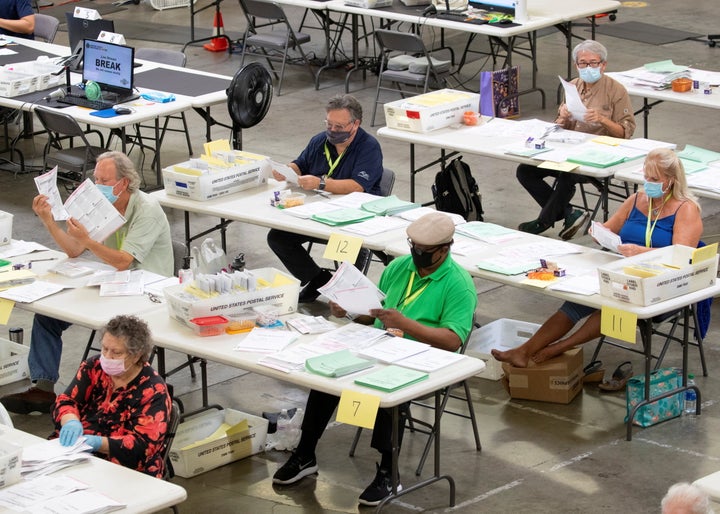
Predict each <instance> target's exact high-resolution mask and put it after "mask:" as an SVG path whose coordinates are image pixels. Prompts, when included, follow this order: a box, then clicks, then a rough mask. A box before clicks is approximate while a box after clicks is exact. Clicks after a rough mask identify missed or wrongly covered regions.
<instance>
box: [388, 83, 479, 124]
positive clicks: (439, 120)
mask: <svg viewBox="0 0 720 514" xmlns="http://www.w3.org/2000/svg"><path fill="white" fill-rule="evenodd" d="M384 107H385V123H386V124H387V126H388V127H390V128H394V129H399V130H407V131H409V132H429V131H431V130H437V129H441V128H444V127H447V126H449V125H453V124H455V123H462V121H463V114H464V113H465V111H475V112H477V111H478V109H479V108H480V95H478V94H475V93H468V92H466V91H455V90H453V89H440V90H438V91H431V92H430V93H425V94H423V95H417V96H413V97H410V98H404V99H402V100H397V101H395V102H390V103H386V104H385V105H384Z"/></svg>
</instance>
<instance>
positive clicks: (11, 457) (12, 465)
mask: <svg viewBox="0 0 720 514" xmlns="http://www.w3.org/2000/svg"><path fill="white" fill-rule="evenodd" d="M21 466H22V448H21V447H20V446H17V445H15V444H12V443H10V442H8V441H2V440H0V488H2V487H5V486H8V485H13V484H16V483H18V482H19V481H20V467H21Z"/></svg>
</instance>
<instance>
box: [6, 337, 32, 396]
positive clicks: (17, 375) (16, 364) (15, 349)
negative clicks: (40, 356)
mask: <svg viewBox="0 0 720 514" xmlns="http://www.w3.org/2000/svg"><path fill="white" fill-rule="evenodd" d="M29 354H30V347H29V346H23V345H21V344H18V343H13V342H12V341H8V340H7V339H2V338H0V385H5V384H10V383H12V382H17V381H18V380H23V379H25V378H30V368H28V355H29Z"/></svg>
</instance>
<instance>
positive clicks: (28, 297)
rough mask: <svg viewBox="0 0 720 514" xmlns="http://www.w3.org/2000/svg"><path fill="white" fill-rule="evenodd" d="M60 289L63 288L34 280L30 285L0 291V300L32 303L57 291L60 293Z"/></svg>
mask: <svg viewBox="0 0 720 514" xmlns="http://www.w3.org/2000/svg"><path fill="white" fill-rule="evenodd" d="M62 289H63V286H62V285H60V284H52V283H50V282H44V281H42V280H36V281H35V282H33V283H32V284H25V285H23V286H17V287H11V288H10V289H6V290H5V291H0V298H5V299H6V300H12V301H14V302H20V303H32V302H34V301H36V300H39V299H40V298H45V297H46V296H50V295H51V294H55V293H57V292H58V291H62Z"/></svg>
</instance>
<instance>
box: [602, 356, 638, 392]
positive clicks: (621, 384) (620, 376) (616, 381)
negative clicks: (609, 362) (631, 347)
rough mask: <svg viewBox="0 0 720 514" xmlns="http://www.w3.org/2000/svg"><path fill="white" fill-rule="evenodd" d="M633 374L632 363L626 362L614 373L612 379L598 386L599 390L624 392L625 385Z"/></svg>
mask: <svg viewBox="0 0 720 514" xmlns="http://www.w3.org/2000/svg"><path fill="white" fill-rule="evenodd" d="M632 374H633V368H632V363H631V362H630V361H625V362H623V363H622V364H620V365H619V366H618V367H617V368H616V369H615V371H613V374H612V378H611V379H610V380H609V381H605V382H603V383H601V384H598V388H599V389H600V390H601V391H622V390H623V389H625V384H627V381H628V380H629V379H630V377H631V376H632Z"/></svg>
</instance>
